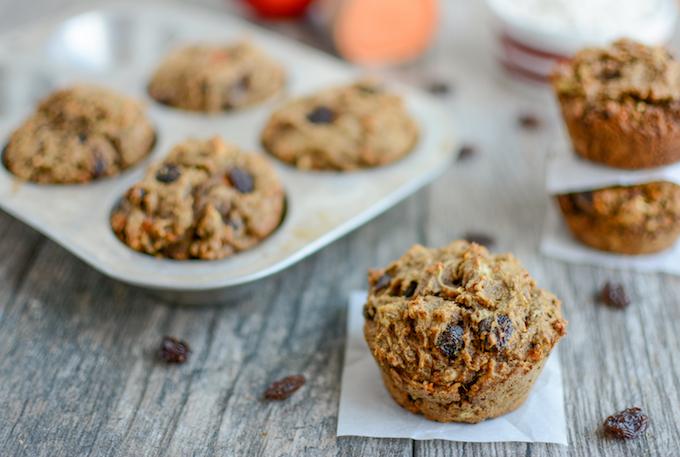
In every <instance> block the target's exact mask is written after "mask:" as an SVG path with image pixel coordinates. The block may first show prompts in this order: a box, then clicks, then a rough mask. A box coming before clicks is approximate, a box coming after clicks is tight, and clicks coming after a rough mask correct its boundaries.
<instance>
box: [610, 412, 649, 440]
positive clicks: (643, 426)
mask: <svg viewBox="0 0 680 457" xmlns="http://www.w3.org/2000/svg"><path fill="white" fill-rule="evenodd" d="M648 424H649V418H648V417H647V416H646V415H645V414H644V413H643V412H642V410H641V409H640V408H638V407H637V406H635V407H632V408H627V409H624V410H623V411H621V412H618V413H616V414H613V415H611V416H609V417H608V418H607V419H606V420H605V421H604V425H603V427H604V432H605V433H606V434H607V435H608V436H611V437H612V438H617V439H620V440H630V439H634V438H639V437H640V436H642V435H643V434H644V433H645V431H646V430H647V426H648Z"/></svg>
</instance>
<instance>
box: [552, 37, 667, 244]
mask: <svg viewBox="0 0 680 457" xmlns="http://www.w3.org/2000/svg"><path fill="white" fill-rule="evenodd" d="M551 80H552V84H553V88H554V90H555V92H556V94H557V97H558V100H559V102H560V105H561V110H562V115H563V117H564V121H565V123H566V126H567V130H568V131H569V135H570V137H571V141H572V144H573V147H574V151H575V152H576V154H578V155H579V156H580V157H582V158H584V159H587V160H590V161H592V162H596V163H598V164H600V165H605V166H608V167H613V168H619V169H625V170H639V169H646V168H653V167H661V166H668V165H671V164H673V163H675V162H678V161H680V62H679V61H677V60H675V59H674V58H673V56H671V55H670V54H669V53H668V51H667V50H666V49H664V48H662V47H649V46H645V45H642V44H639V43H635V42H633V41H630V40H619V41H616V42H615V43H613V44H612V45H611V46H610V47H608V48H605V49H601V48H592V49H585V50H583V51H581V52H579V53H578V54H576V55H575V56H574V58H573V59H571V60H570V61H569V62H565V63H563V64H561V65H559V66H558V68H557V69H556V70H555V72H554V73H553V75H552V78H551ZM557 201H558V204H559V207H560V209H561V211H562V213H563V215H564V218H565V221H566V223H567V225H568V226H569V229H570V230H571V232H572V233H573V235H574V236H575V237H576V238H577V239H578V240H580V241H581V242H583V243H585V244H586V245H588V246H591V247H594V248H596V249H601V250H605V251H611V252H616V253H622V254H646V253H653V252H658V251H661V250H664V249H666V248H668V247H670V246H671V245H673V244H674V243H675V241H676V240H677V238H678V236H679V235H680V186H678V185H677V184H675V183H672V182H666V181H663V182H648V183H642V184H637V185H632V186H614V187H605V188H598V189H592V190H589V191H586V192H577V193H568V194H562V195H558V196H557Z"/></svg>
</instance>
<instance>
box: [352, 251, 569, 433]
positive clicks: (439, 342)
mask: <svg viewBox="0 0 680 457" xmlns="http://www.w3.org/2000/svg"><path fill="white" fill-rule="evenodd" d="M368 280H369V284H370V292H369V296H368V300H367V302H366V304H365V305H364V316H365V325H364V334H365V337H366V341H367V342H368V346H369V347H370V349H371V352H372V354H373V357H374V358H375V360H376V362H377V363H378V366H379V367H380V370H381V372H382V377H383V381H384V383H385V386H386V387H387V390H388V391H389V392H390V394H391V395H392V397H393V398H394V399H395V400H396V402H397V403H398V404H400V405H401V406H402V407H404V408H406V409H407V410H409V411H411V412H414V413H420V414H423V415H425V417H427V418H428V419H433V420H437V421H442V422H469V423H475V422H480V421H482V420H485V419H489V418H492V417H497V416H500V415H502V414H505V413H507V412H510V411H512V410H514V409H515V408H517V407H518V406H520V405H521V404H522V403H523V402H524V400H525V399H526V397H527V396H528V394H529V391H530V389H531V386H532V385H533V383H534V381H535V380H536V378H537V377H538V375H539V374H540V373H541V370H542V368H543V364H544V362H545V360H546V358H547V357H548V355H549V354H550V351H551V350H552V348H553V347H554V346H555V344H556V343H557V341H558V340H559V339H560V338H561V337H562V336H564V335H565V334H566V325H567V323H566V321H565V320H564V319H563V318H562V313H561V310H560V308H561V305H560V301H559V300H558V299H557V298H556V297H555V296H554V295H553V294H551V293H549V292H547V291H545V290H543V289H540V288H538V287H537V286H536V283H535V281H534V280H533V279H532V278H531V276H530V275H529V273H528V272H527V271H526V270H524V268H522V266H521V265H520V264H519V263H518V261H517V260H516V259H515V258H514V257H513V256H512V255H511V254H501V255H491V254H489V252H488V251H487V250H486V248H484V247H482V246H479V245H477V244H474V243H472V244H471V243H468V242H466V241H454V242H453V243H451V244H449V245H448V246H445V247H443V248H439V249H428V248H425V247H423V246H420V245H415V246H413V247H412V248H411V249H409V250H408V251H407V252H406V254H404V256H402V257H401V258H400V259H399V260H397V261H395V262H392V263H391V264H390V265H389V266H388V267H387V268H385V269H381V270H372V271H370V272H369V275H368Z"/></svg>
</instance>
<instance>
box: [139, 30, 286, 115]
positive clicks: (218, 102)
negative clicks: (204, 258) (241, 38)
mask: <svg viewBox="0 0 680 457" xmlns="http://www.w3.org/2000/svg"><path fill="white" fill-rule="evenodd" d="M284 79H285V75H284V71H283V67H281V66H280V65H279V64H278V63H276V62H275V61H274V60H272V59H271V58H270V57H268V56H267V55H265V54H264V53H263V52H262V51H260V50H259V49H258V48H256V47H255V46H253V45H251V44H250V43H247V42H243V43H237V44H234V45H230V46H223V45H208V44H199V45H193V46H186V47H183V48H180V49H177V50H175V51H174V52H172V53H170V54H169V55H168V56H167V57H166V58H165V60H163V61H162V62H161V64H160V65H159V66H158V68H157V69H156V71H155V73H154V75H153V77H152V78H151V82H150V83H149V87H148V90H149V94H150V95H151V97H152V98H154V99H155V100H156V101H158V102H160V103H163V104H165V105H170V106H174V107H176V108H182V109H186V110H192V111H203V112H219V111H227V110H232V109H238V108H242V107H245V106H249V105H253V104H256V103H259V102H262V101H264V100H266V99H268V98H270V97H272V96H274V95H275V94H277V93H279V92H280V91H281V89H282V87H283V84H284Z"/></svg>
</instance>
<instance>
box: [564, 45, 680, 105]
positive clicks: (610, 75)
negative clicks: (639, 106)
mask: <svg viewBox="0 0 680 457" xmlns="http://www.w3.org/2000/svg"><path fill="white" fill-rule="evenodd" d="M551 79H552V83H553V87H554V88H555V90H556V92H557V93H558V94H559V95H568V96H581V97H585V98H586V99H587V100H588V101H596V100H599V101H606V100H619V101H620V100H624V99H634V100H637V101H643V102H647V103H664V102H669V101H672V100H677V99H679V98H680V62H678V61H677V60H675V59H674V58H673V56H672V55H671V54H670V53H669V52H668V51H667V50H666V49H665V48H663V47H661V46H646V45H643V44H640V43H637V42H634V41H631V40H628V39H622V40H618V41H615V42H614V43H613V44H612V45H611V46H609V47H607V48H586V49H584V50H582V51H580V52H578V53H577V54H576V55H575V56H574V57H573V58H572V59H571V60H570V61H568V62H565V63H563V64H560V65H558V66H557V68H556V69H555V71H554V72H553V75H552V78H551Z"/></svg>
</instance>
